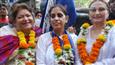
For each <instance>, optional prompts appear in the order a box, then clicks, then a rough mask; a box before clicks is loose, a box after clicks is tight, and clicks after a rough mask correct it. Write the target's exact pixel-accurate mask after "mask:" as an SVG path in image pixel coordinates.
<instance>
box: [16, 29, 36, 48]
mask: <svg viewBox="0 0 115 65" xmlns="http://www.w3.org/2000/svg"><path fill="white" fill-rule="evenodd" d="M17 35H18V38H19V41H20V43H19V47H20V48H24V49H26V48H28V47H32V48H34V47H35V45H36V44H35V32H34V31H33V30H31V31H30V34H29V41H28V43H27V41H26V39H25V35H24V33H23V32H21V31H20V32H17Z"/></svg>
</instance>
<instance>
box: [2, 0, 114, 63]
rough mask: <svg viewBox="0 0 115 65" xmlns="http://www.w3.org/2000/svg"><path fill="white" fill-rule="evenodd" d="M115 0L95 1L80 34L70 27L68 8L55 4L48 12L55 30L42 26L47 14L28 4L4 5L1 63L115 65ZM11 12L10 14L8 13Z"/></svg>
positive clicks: (91, 4) (90, 7) (90, 6)
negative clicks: (9, 6) (44, 28)
mask: <svg viewBox="0 0 115 65" xmlns="http://www.w3.org/2000/svg"><path fill="white" fill-rule="evenodd" d="M114 5H115V0H109V2H105V1H104V0H93V1H92V2H91V3H90V5H89V14H88V15H89V20H90V21H91V23H92V25H90V24H88V23H84V24H83V25H82V26H81V27H80V29H81V30H80V33H79V35H76V31H75V28H74V27H72V26H70V27H66V24H67V23H68V20H69V15H68V13H67V10H66V7H65V6H63V5H61V4H54V5H53V6H52V7H50V9H49V11H48V18H49V23H50V26H51V27H52V30H51V31H48V32H46V33H43V31H42V28H40V24H41V19H42V16H43V14H42V13H41V12H40V11H37V12H36V13H35V14H34V13H33V11H32V9H31V8H30V7H29V6H28V5H27V4H25V3H15V4H14V5H13V6H12V7H11V10H10V11H9V12H8V9H7V6H6V5H5V4H0V65H115V52H114V50H115V44H114V43H115V27H114V25H115V20H114V19H115V14H114V12H115V7H114ZM8 15H9V16H8Z"/></svg>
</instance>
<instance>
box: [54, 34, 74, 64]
mask: <svg viewBox="0 0 115 65" xmlns="http://www.w3.org/2000/svg"><path fill="white" fill-rule="evenodd" d="M62 40H63V43H64V44H63V47H61V45H60V43H59V39H58V37H56V36H55V37H53V39H52V43H53V48H54V52H55V56H56V62H57V63H61V61H64V62H66V63H71V60H69V59H68V58H70V57H71V56H67V58H66V59H65V60H62V59H64V57H63V54H62V53H64V52H65V53H64V54H67V55H69V54H71V52H72V51H71V45H70V42H69V39H68V36H67V34H64V35H63V36H62ZM72 57H73V56H72ZM72 57H71V58H72ZM72 62H73V61H72Z"/></svg>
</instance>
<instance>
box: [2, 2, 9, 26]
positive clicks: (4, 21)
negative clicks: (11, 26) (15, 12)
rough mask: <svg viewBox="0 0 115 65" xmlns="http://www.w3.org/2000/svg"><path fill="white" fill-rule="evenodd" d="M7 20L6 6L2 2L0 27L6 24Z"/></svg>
mask: <svg viewBox="0 0 115 65" xmlns="http://www.w3.org/2000/svg"><path fill="white" fill-rule="evenodd" d="M8 22H9V19H8V8H7V5H6V4H4V3H1V4H0V27H2V26H4V25H7V24H8Z"/></svg>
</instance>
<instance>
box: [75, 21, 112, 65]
mask: <svg viewBox="0 0 115 65" xmlns="http://www.w3.org/2000/svg"><path fill="white" fill-rule="evenodd" d="M111 23H112V22H107V23H106V27H105V29H104V30H105V31H104V32H105V33H104V34H100V35H99V36H98V38H97V39H96V41H95V42H94V43H93V47H92V49H91V52H90V53H88V52H87V51H86V48H85V47H86V38H85V36H86V34H87V28H88V27H89V24H88V23H85V24H83V25H82V27H81V30H82V36H83V37H82V38H79V39H78V40H77V48H78V53H79V56H80V59H81V61H82V62H83V64H84V65H85V64H91V63H94V62H95V61H96V60H97V58H98V56H99V52H100V49H101V47H102V46H103V44H104V43H105V41H106V37H107V33H108V31H109V30H110V28H111V27H112V26H113V24H111ZM108 27H109V28H108Z"/></svg>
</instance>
